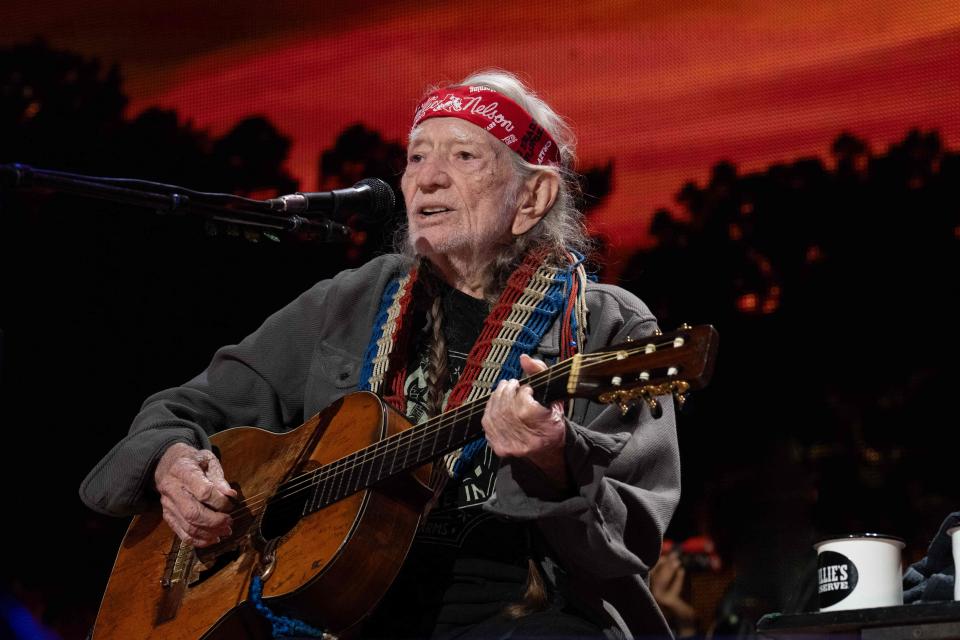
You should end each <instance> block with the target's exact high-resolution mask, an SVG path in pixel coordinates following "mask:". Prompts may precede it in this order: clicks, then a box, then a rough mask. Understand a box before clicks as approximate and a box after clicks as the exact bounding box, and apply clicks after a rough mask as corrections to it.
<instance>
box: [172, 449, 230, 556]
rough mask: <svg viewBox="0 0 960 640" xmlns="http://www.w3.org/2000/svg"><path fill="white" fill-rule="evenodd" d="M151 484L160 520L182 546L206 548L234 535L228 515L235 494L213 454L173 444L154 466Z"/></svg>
mask: <svg viewBox="0 0 960 640" xmlns="http://www.w3.org/2000/svg"><path fill="white" fill-rule="evenodd" d="M153 480H154V484H155V485H156V487H157V491H159V492H160V504H161V505H162V506H163V519H164V520H166V522H167V524H168V525H170V528H171V529H173V531H174V533H176V534H177V535H178V536H179V537H180V539H181V540H183V541H184V542H186V543H188V544H192V545H193V546H194V547H207V546H210V545H212V544H216V543H217V542H219V541H220V538H221V537H222V536H228V535H230V534H231V533H233V531H232V529H231V528H230V525H231V522H232V520H231V518H230V516H229V515H227V512H229V511H230V510H231V507H232V505H233V502H232V500H231V499H232V498H235V497H236V496H237V492H236V491H234V490H233V489H232V488H231V487H230V485H229V484H227V481H226V479H225V478H224V477H223V469H222V468H221V467H220V461H219V460H217V457H216V456H215V455H213V452H211V451H207V450H202V451H201V450H199V449H195V448H194V447H191V446H190V445H188V444H184V443H182V442H178V443H175V444H173V445H171V446H170V447H169V448H168V449H167V450H166V451H165V452H164V453H163V456H162V457H161V458H160V462H159V463H157V469H156V471H155V472H154V474H153Z"/></svg>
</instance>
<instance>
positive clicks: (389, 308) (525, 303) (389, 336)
mask: <svg viewBox="0 0 960 640" xmlns="http://www.w3.org/2000/svg"><path fill="white" fill-rule="evenodd" d="M569 260H570V263H569V266H567V267H566V268H557V267H552V266H547V265H546V264H545V256H544V255H543V254H542V253H531V254H528V255H527V257H526V259H525V260H524V261H523V263H522V264H521V265H520V267H518V268H517V270H516V271H514V272H513V274H512V275H511V276H510V278H509V279H508V281H507V286H506V287H505V288H504V290H503V293H502V294H501V295H500V298H499V300H498V301H497V303H496V304H495V305H494V307H493V309H492V310H491V311H490V314H489V315H488V316H487V319H486V320H485V321H484V325H483V329H482V330H481V331H480V336H479V337H478V338H477V341H476V343H474V345H473V348H472V349H471V350H470V353H469V355H468V356H467V363H466V366H465V367H464V370H463V373H462V374H461V375H460V379H459V380H458V381H457V384H456V385H455V386H454V388H453V390H452V391H451V392H450V395H449V396H448V397H447V401H446V405H445V409H446V410H447V411H449V410H450V409H453V408H455V407H458V406H459V405H461V404H463V403H464V402H471V401H473V400H476V399H478V398H481V397H483V396H484V395H486V394H488V393H489V392H490V391H491V390H492V389H493V388H494V387H496V386H497V383H499V382H500V381H501V380H508V379H511V378H516V379H519V378H520V377H521V375H522V373H523V372H522V370H521V369H520V354H523V353H526V354H530V353H532V352H533V351H534V349H536V347H537V345H538V344H540V340H541V339H542V338H543V335H544V334H545V333H546V332H547V330H548V329H549V328H550V326H551V325H552V324H553V322H554V320H555V319H557V318H558V317H559V318H560V321H561V322H562V325H561V327H560V337H561V341H560V358H561V359H565V358H568V357H570V356H572V355H573V354H574V353H576V352H577V350H578V349H579V348H580V345H581V344H582V343H583V335H584V331H585V328H586V303H585V301H584V292H585V289H586V273H585V271H584V268H583V258H582V256H578V255H573V254H571V255H570V257H569ZM417 277H418V269H417V267H416V266H414V267H413V269H411V271H410V272H409V273H407V274H406V275H404V276H402V277H400V278H397V279H396V280H394V281H392V282H391V283H390V284H389V285H388V286H387V288H386V290H385V291H384V293H383V297H382V299H381V303H380V311H379V313H378V314H377V317H376V319H375V321H374V326H373V333H372V335H371V336H370V344H369V346H368V347H367V351H366V353H365V354H364V364H363V368H362V369H361V371H360V379H361V380H363V381H364V383H363V385H362V386H361V389H366V390H369V391H373V392H374V393H378V394H380V395H382V396H383V398H384V399H385V400H386V401H387V402H388V403H389V404H390V405H391V406H393V407H394V408H396V409H397V410H398V411H400V412H401V413H404V412H405V408H406V399H405V398H404V394H403V384H404V381H405V380H406V377H407V368H406V363H405V362H404V361H403V359H404V358H406V356H407V353H408V347H409V343H410V342H409V341H410V333H411V331H410V325H411V324H412V322H411V320H410V316H411V315H412V313H411V309H412V307H413V300H414V297H415V291H416V289H417V286H416V285H417ZM485 445H486V440H485V439H484V438H480V439H479V440H475V441H473V442H471V443H469V444H468V445H466V446H465V447H464V448H463V449H461V450H459V451H455V452H453V453H450V454H448V455H447V456H445V457H444V466H445V467H446V469H447V471H448V473H449V474H450V475H451V476H452V477H458V476H459V475H460V472H461V469H462V468H463V467H464V465H465V464H466V463H468V462H469V461H470V460H471V459H472V458H473V456H474V455H475V454H476V453H477V452H478V451H480V450H481V449H482V448H483V447H484V446H485Z"/></svg>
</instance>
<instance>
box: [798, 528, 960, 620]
mask: <svg viewBox="0 0 960 640" xmlns="http://www.w3.org/2000/svg"><path fill="white" fill-rule="evenodd" d="M958 537H960V536H955V537H954V539H955V541H954V549H956V545H957V542H956V538H958ZM903 547H904V542H903V540H902V539H900V538H897V537H895V536H886V535H881V534H878V533H856V534H850V535H846V536H835V537H831V538H827V539H825V540H821V541H820V542H818V543H816V544H815V545H814V548H815V549H816V550H817V587H818V599H819V602H820V611H840V610H843V609H866V608H869V607H890V606H894V605H898V604H903V570H902V568H901V562H900V552H901V550H902V549H903Z"/></svg>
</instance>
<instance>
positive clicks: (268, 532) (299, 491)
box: [260, 481, 313, 540]
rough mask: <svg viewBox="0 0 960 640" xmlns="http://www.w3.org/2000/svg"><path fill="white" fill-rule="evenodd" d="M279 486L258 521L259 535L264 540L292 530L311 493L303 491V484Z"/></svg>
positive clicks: (301, 515) (300, 516)
mask: <svg viewBox="0 0 960 640" xmlns="http://www.w3.org/2000/svg"><path fill="white" fill-rule="evenodd" d="M293 484H294V485H295V486H290V485H289V484H288V483H284V484H282V485H280V487H279V489H277V492H276V493H275V494H274V496H273V497H272V498H270V500H269V501H268V502H267V507H266V511H264V514H263V518H262V519H261V521H260V535H261V536H263V538H264V540H273V539H274V538H279V537H281V536H283V535H285V534H286V533H287V532H289V531H290V530H291V529H293V528H294V527H295V526H296V525H297V523H298V522H300V518H302V517H303V514H304V512H305V511H306V506H307V502H308V501H309V500H310V498H311V496H312V494H313V492H312V491H309V490H304V489H303V483H302V481H301V482H294V483H293Z"/></svg>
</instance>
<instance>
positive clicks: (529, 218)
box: [511, 170, 560, 236]
mask: <svg viewBox="0 0 960 640" xmlns="http://www.w3.org/2000/svg"><path fill="white" fill-rule="evenodd" d="M559 192H560V176H558V175H557V174H556V173H555V172H553V171H547V170H540V171H537V172H536V173H534V174H533V175H532V176H530V177H529V178H528V179H527V180H526V181H525V182H524V183H523V187H522V190H521V193H520V201H519V205H518V206H517V213H516V215H515V216H514V217H513V227H512V228H511V232H512V233H513V235H515V236H520V235H523V234H525V233H526V232H527V231H530V229H533V227H534V226H535V225H536V224H537V223H538V222H540V218H542V217H543V216H544V215H546V213H547V212H548V211H550V209H551V208H552V207H553V203H554V202H556V201H557V193H559Z"/></svg>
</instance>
